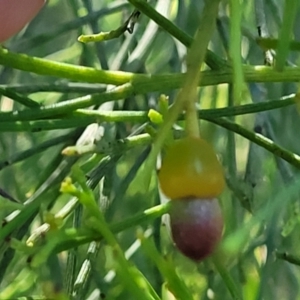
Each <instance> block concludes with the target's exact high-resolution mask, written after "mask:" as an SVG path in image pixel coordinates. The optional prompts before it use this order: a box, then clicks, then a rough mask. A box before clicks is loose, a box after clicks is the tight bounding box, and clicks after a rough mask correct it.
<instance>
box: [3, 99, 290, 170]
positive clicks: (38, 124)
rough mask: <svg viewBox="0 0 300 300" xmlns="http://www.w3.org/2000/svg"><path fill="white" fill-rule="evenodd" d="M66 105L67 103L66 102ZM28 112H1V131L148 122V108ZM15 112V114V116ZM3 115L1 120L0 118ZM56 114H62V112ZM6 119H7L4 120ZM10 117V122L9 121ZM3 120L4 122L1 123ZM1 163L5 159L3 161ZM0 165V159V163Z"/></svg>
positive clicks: (279, 104) (259, 107) (229, 110)
mask: <svg viewBox="0 0 300 300" xmlns="http://www.w3.org/2000/svg"><path fill="white" fill-rule="evenodd" d="M295 103H296V102H295V94H291V95H289V96H285V97H282V98H280V99H279V100H271V101H265V102H259V103H254V104H245V105H239V106H233V107H224V108H216V109H201V110H199V111H198V112H197V113H198V118H200V119H202V118H203V119H205V118H220V117H230V116H238V115H244V114H252V113H257V112H262V111H268V110H273V109H280V108H284V107H287V106H290V105H294V104H295ZM65 104H66V105H67V106H68V103H65ZM48 107H49V110H50V111H51V110H52V106H45V107H44V109H43V111H37V112H35V115H34V117H35V118H37V119H40V118H43V117H44V115H45V111H47V110H48ZM29 112H30V111H28V112H27V113H24V112H20V113H18V112H14V113H10V116H11V117H8V115H4V116H3V115H2V114H1V113H0V132H23V131H31V132H38V131H42V130H55V129H66V128H75V127H76V128H80V127H85V126H87V125H89V124H92V123H97V122H131V123H144V122H148V121H149V117H148V112H147V111H110V112H107V111H95V110H89V109H78V110H75V111H74V112H73V113H72V114H69V115H67V117H66V118H63V119H51V120H36V121H24V119H25V120H26V119H27V118H29V117H30V114H29ZM47 114H48V113H47ZM15 115H16V117H15ZM1 116H3V119H1ZM49 117H50V114H49ZM59 117H62V116H61V115H60V116H59ZM5 119H7V121H5ZM11 119H12V121H11ZM178 119H179V120H183V119H184V115H180V116H179V117H178ZM2 121H3V122H2ZM2 164H4V162H2ZM0 167H1V162H0Z"/></svg>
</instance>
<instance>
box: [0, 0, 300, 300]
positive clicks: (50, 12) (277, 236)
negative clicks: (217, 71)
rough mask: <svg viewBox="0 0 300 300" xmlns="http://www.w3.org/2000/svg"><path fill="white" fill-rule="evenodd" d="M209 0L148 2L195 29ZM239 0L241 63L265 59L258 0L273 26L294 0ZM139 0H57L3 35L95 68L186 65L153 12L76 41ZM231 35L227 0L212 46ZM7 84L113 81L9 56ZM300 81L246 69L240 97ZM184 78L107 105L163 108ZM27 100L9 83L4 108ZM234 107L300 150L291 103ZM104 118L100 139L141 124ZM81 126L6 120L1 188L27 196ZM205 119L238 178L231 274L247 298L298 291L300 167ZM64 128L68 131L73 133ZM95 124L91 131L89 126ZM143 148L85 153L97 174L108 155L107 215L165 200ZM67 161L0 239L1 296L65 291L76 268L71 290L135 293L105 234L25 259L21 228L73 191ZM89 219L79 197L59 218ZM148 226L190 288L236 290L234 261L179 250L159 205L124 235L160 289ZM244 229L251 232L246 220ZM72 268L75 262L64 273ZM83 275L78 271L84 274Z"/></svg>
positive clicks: (226, 100)
mask: <svg viewBox="0 0 300 300" xmlns="http://www.w3.org/2000/svg"><path fill="white" fill-rule="evenodd" d="M203 2H204V1H196V0H179V1H175V0H164V1H149V4H150V5H151V6H157V7H158V8H157V9H158V11H159V12H161V13H162V14H164V15H165V16H166V17H167V18H168V19H169V20H171V21H172V22H174V23H175V24H176V25H177V26H178V27H180V28H181V29H182V30H184V31H185V32H186V33H188V34H189V35H191V36H193V35H194V33H195V31H196V29H197V27H198V24H199V18H200V16H201V11H202V9H203V5H204V4H203ZM233 2H234V1H233ZM238 2H240V8H241V11H240V12H241V20H242V21H241V24H240V25H241V33H242V39H241V42H242V43H241V54H242V60H243V63H244V64H249V65H263V64H264V52H263V51H262V49H261V48H260V47H259V46H258V44H257V42H256V38H257V36H258V32H257V26H258V21H257V15H258V13H257V11H256V8H257V9H259V10H260V13H263V14H264V18H265V19H264V20H263V21H265V23H262V25H263V27H264V28H265V29H266V30H267V31H266V33H267V34H268V35H269V37H272V38H278V37H279V34H280V30H281V28H282V22H283V21H282V19H283V11H284V7H285V6H284V1H277V0H265V1H246V0H244V1H238ZM291 2H294V1H291ZM295 2H296V1H295ZM255 5H256V6H255ZM285 5H289V4H288V1H285ZM133 9H134V7H133V6H131V5H130V4H129V3H128V2H127V1H108V0H107V1H96V0H82V1H77V0H68V1H57V0H49V1H48V2H47V5H45V7H44V8H43V9H42V11H41V12H40V13H39V14H38V16H37V17H36V18H35V19H34V20H33V21H32V22H31V23H30V24H29V25H28V26H27V27H26V28H25V29H24V30H22V32H20V33H19V34H18V35H17V36H15V37H13V38H11V39H10V40H9V41H7V42H5V44H4V46H5V47H7V48H8V49H9V50H11V51H13V52H22V53H26V54H28V55H30V56H37V57H41V58H45V59H49V60H55V61H58V62H66V63H70V64H74V65H82V66H89V67H93V68H96V69H109V70H123V71H129V72H135V73H147V74H165V73H179V72H184V71H185V70H186V66H185V60H184V59H185V55H186V47H185V46H183V45H182V44H181V43H180V42H179V41H178V40H176V39H175V38H174V37H172V36H171V35H170V34H169V33H167V32H166V31H165V30H163V29H161V28H159V27H158V26H155V24H154V23H153V22H151V21H149V18H148V17H147V16H145V15H144V14H142V15H141V16H140V18H139V22H138V23H137V24H136V25H135V28H134V32H133V34H129V33H128V32H126V33H125V34H124V35H122V36H120V37H119V38H117V39H113V40H110V41H107V42H103V43H97V44H96V43H90V44H82V43H79V42H78V41H77V38H78V36H80V35H81V34H91V33H97V32H100V31H110V30H114V29H116V28H118V27H119V26H120V25H121V24H123V23H124V22H125V20H126V19H127V18H128V17H129V15H130V14H131V12H132V11H133ZM259 21H261V20H259ZM299 22H300V14H299V9H298V11H297V14H296V17H295V21H294V24H293V32H292V38H293V39H295V40H298V39H299V35H300V30H299V28H300V24H299ZM229 36H230V1H221V4H220V10H219V16H218V20H217V27H216V30H215V33H214V35H213V36H212V39H211V43H210V45H209V49H210V50H212V51H213V52H215V54H217V55H218V56H220V57H222V58H224V59H228V45H230V40H229ZM273 54H274V53H273ZM274 55H275V54H274ZM298 59H299V54H298V52H289V55H288V57H287V65H289V66H295V67H296V66H297V65H298ZM205 68H206V69H208V67H205ZM266 81H268V80H266ZM0 87H2V88H4V89H8V88H10V90H12V91H14V92H17V93H19V94H22V95H26V96H28V97H30V98H31V99H33V100H35V101H37V102H38V103H39V104H41V105H49V104H54V103H58V102H61V101H64V100H67V99H73V98H76V97H79V96H83V95H86V94H89V93H97V92H100V91H104V90H105V89H106V86H105V85H101V84H85V83H74V82H69V81H68V80H67V79H57V78H55V77H49V76H40V75H36V74H33V73H28V72H22V71H18V70H15V69H11V68H8V67H1V66H0ZM297 89H298V83H295V82H290V83H287V82H285V83H278V82H277V83H275V82H274V83H270V82H269V83H250V84H248V83H247V82H245V83H244V84H243V87H242V94H241V97H240V98H239V99H235V100H236V101H235V103H234V104H233V105H244V104H249V103H260V102H263V101H268V100H277V99H280V97H282V96H286V95H290V94H292V93H296V92H297ZM176 92H177V91H175V90H171V91H170V90H161V91H159V92H153V93H148V94H142V95H136V96H131V97H128V98H126V99H122V100H120V101H115V102H114V103H113V104H112V105H111V107H110V108H108V109H113V110H116V111H118V110H122V111H126V110H136V111H148V110H149V109H150V108H153V109H158V98H159V95H160V94H162V93H165V94H167V95H168V96H169V101H170V103H172V101H173V100H174V97H175V96H176ZM200 100H201V105H200V107H201V108H203V109H206V108H220V107H227V106H229V105H231V104H230V103H231V102H232V85H228V84H221V85H215V86H208V87H201V88H199V103H200ZM22 109H24V108H23V106H22V105H21V104H18V103H17V102H15V101H12V100H11V99H9V98H7V97H5V96H3V97H1V102H0V110H1V111H10V110H22ZM232 120H235V122H237V123H238V124H241V125H242V126H244V127H245V128H247V129H248V130H251V131H253V130H254V131H256V132H257V133H259V134H260V133H261V134H263V135H264V136H266V137H267V138H269V139H271V140H272V141H274V143H276V144H278V145H280V146H282V147H284V148H286V149H288V150H289V151H291V152H293V153H295V154H300V151H299V149H300V139H299V128H300V121H299V112H298V110H297V107H296V106H295V105H291V106H289V107H286V108H282V109H278V110H271V111H267V112H261V113H256V114H247V115H242V116H237V117H236V118H235V119H232ZM179 124H180V125H181V124H182V123H179ZM102 125H103V126H104V127H105V129H106V133H105V136H104V139H105V140H107V141H113V140H115V139H120V138H125V137H127V136H129V135H130V134H132V133H134V132H135V130H137V129H139V128H140V126H141V125H142V124H137V123H130V122H128V123H105V124H102ZM0 127H1V124H0ZM83 131H84V128H78V129H64V130H53V131H42V132H35V133H32V132H29V131H26V130H24V131H23V132H5V131H3V130H1V131H0V153H1V157H0V169H1V172H0V188H2V189H4V190H5V191H6V192H7V193H9V194H11V195H12V196H13V197H14V198H16V199H19V200H20V201H22V202H24V201H26V199H28V198H30V196H32V195H34V193H35V192H36V191H37V190H38V189H39V188H40V186H41V185H42V184H43V183H45V181H46V180H47V179H48V178H49V177H50V176H51V174H53V172H54V170H56V169H57V167H58V166H59V165H60V164H61V163H62V162H63V161H64V160H65V158H63V157H62V156H61V154H60V153H61V150H62V149H63V148H65V147H66V146H68V145H74V144H75V143H76V140H77V139H78V138H79V136H80V135H81V134H82V133H83ZM201 132H202V136H203V137H204V138H206V139H207V140H209V141H210V142H211V143H212V144H213V145H214V148H215V149H216V152H217V153H218V155H219V157H220V160H221V161H222V164H223V165H224V169H225V173H226V177H227V179H228V187H227V188H226V190H225V192H224V193H223V194H222V195H221V197H220V204H221V206H222V210H223V215H224V221H225V231H224V241H225V242H224V247H223V248H224V249H225V250H224V251H223V254H222V255H223V258H222V260H223V262H224V266H225V269H226V274H227V275H228V276H230V278H231V279H232V280H233V282H234V283H235V286H236V288H237V289H238V290H239V292H240V294H241V295H243V296H241V298H243V299H247V300H248V299H249V300H252V299H291V300H294V299H300V291H299V287H300V281H299V280H300V269H299V266H298V265H299V263H300V253H299V246H300V241H299V230H300V226H299V222H300V212H299V188H298V186H299V180H298V181H296V180H297V178H298V173H299V172H298V168H296V167H295V166H292V165H290V164H288V163H287V162H285V161H283V160H281V159H280V158H279V157H278V156H274V155H273V154H272V153H270V152H268V151H266V150H265V149H263V148H261V147H260V146H258V145H256V144H254V143H252V142H250V141H249V140H247V139H245V138H244V137H241V136H239V135H234V134H233V133H232V132H230V131H227V130H226V129H223V128H221V127H218V126H216V125H214V124H212V123H210V122H206V121H202V122H201ZM64 135H67V136H66V137H63V136H64ZM56 137H57V138H59V137H63V138H61V139H60V140H59V142H55V143H53V144H52V145H51V147H49V145H47V144H46V145H45V147H44V149H42V151H38V150H36V147H38V146H39V145H43V143H47V142H49V141H52V140H53V139H54V138H56ZM94 138H95V136H93V134H92V140H93V139H94ZM27 149H33V150H32V153H31V154H30V155H28V157H27V156H21V159H20V161H19V160H17V161H16V162H14V163H8V162H9V161H10V160H11V159H14V158H15V155H16V154H18V153H23V151H25V150H27ZM145 151H146V152H145ZM146 154H147V149H146V147H145V146H139V147H135V148H134V149H132V150H131V151H127V152H125V153H121V154H112V155H110V156H109V159H110V162H108V163H107V164H104V163H103V161H101V158H102V157H101V156H98V157H96V158H95V156H93V155H92V154H86V155H83V156H81V157H80V158H78V162H79V163H80V164H81V165H82V166H86V169H85V170H87V171H86V175H87V178H93V177H92V176H93V175H91V174H92V173H91V172H90V171H91V169H93V168H96V167H97V162H98V163H99V162H100V161H101V164H102V165H101V166H102V167H101V168H98V172H100V173H101V172H102V176H101V175H99V176H98V177H99V178H98V177H97V176H96V178H98V181H97V180H96V182H95V183H94V185H95V187H94V190H95V195H96V199H97V200H98V201H99V203H100V204H99V205H100V206H101V207H104V208H107V207H109V208H108V209H107V210H106V217H107V220H108V222H118V221H120V220H123V219H126V218H128V217H130V216H132V215H134V214H136V213H138V212H141V211H143V210H145V209H147V208H149V207H152V206H154V205H156V204H159V203H160V198H159V195H158V191H157V184H156V179H155V176H153V178H152V182H151V188H150V190H149V191H148V192H145V191H144V190H142V189H141V183H140V180H141V178H140V177H139V172H138V169H139V168H140V166H141V165H142V163H143V161H144V160H145V157H146ZM279 156H280V155H279ZM91 159H93V161H92V162H91V166H92V167H93V168H91V167H89V165H88V162H89V161H90V160H91ZM297 159H298V160H299V158H297ZM75 160H76V159H74V161H72V160H71V159H69V160H68V163H69V165H72V164H73V163H74V162H75ZM68 173H69V169H68V168H65V169H60V172H59V174H61V175H62V178H60V179H59V180H58V182H55V183H53V184H52V183H51V184H50V185H49V188H48V189H47V191H46V192H45V193H43V194H42V198H43V201H42V203H43V204H42V205H41V208H40V212H39V214H37V216H36V217H35V218H33V219H32V220H30V222H29V223H28V224H27V223H24V224H19V225H20V226H21V228H23V229H24V232H21V230H20V229H18V230H17V232H16V233H14V235H12V236H11V238H12V240H10V241H6V242H5V243H4V244H3V245H2V247H1V249H0V259H1V263H0V273H1V276H0V279H1V283H0V299H1V300H2V299H3V300H4V299H25V298H21V297H26V296H32V297H33V296H34V297H35V296H36V297H37V299H43V298H38V297H46V298H47V297H48V296H47V295H49V293H50V292H49V290H51V291H52V292H53V286H51V284H53V285H54V286H55V287H56V288H57V293H58V292H61V291H62V290H64V291H66V289H67V287H66V282H68V279H67V278H69V279H70V278H71V279H70V282H71V283H70V282H69V284H70V285H69V286H68V290H67V292H69V294H71V295H73V296H72V297H71V296H70V299H88V300H94V299H101V297H103V298H104V295H105V299H136V298H135V297H134V296H132V294H131V293H130V292H128V289H126V286H124V282H123V281H122V280H120V278H118V277H117V276H114V273H112V272H113V268H114V263H113V262H114V253H113V251H112V249H111V248H110V247H108V246H106V245H105V244H104V243H103V244H99V245H97V247H99V249H98V250H97V251H96V252H97V253H94V254H91V253H90V252H89V251H88V244H85V245H82V246H80V247H78V248H74V249H71V250H70V251H69V252H67V251H64V252H61V253H59V255H58V260H56V256H55V258H53V260H54V262H51V259H52V258H49V259H48V262H47V261H45V263H44V264H42V265H41V267H40V268H39V270H34V269H32V268H31V267H30V265H29V264H28V261H27V260H28V257H30V255H29V252H28V249H27V250H24V249H23V248H22V244H21V243H19V242H18V241H19V240H20V241H26V239H27V238H28V237H29V236H30V235H31V234H32V233H33V232H35V230H36V228H38V227H39V226H41V225H42V224H43V223H44V222H46V221H48V222H51V221H49V220H51V218H52V216H53V215H47V214H46V212H47V211H49V212H51V214H55V213H58V212H60V210H61V209H62V207H64V205H66V204H67V203H69V202H70V199H71V197H69V196H67V195H65V194H63V195H61V194H60V193H59V183H60V181H61V180H62V179H63V178H64V177H65V176H66V175H67V174H68ZM54 176H55V175H54ZM100 179H101V180H100ZM298 179H299V178H298ZM99 181H100V184H98V182H99ZM245 203H246V205H245ZM245 206H246V208H248V210H247V209H246V208H245ZM0 207H1V209H0V218H1V219H4V218H5V217H6V216H7V215H9V214H10V213H11V212H13V211H14V210H15V208H16V207H15V206H14V205H13V204H10V203H8V202H7V200H5V199H4V198H1V197H0ZM83 218H84V217H83ZM81 219H82V215H81V211H80V209H79V208H78V207H77V208H76V209H75V208H73V209H72V210H71V213H70V214H69V215H68V217H67V218H66V221H65V222H64V223H63V225H62V227H60V226H61V225H60V224H59V227H60V228H62V229H65V228H70V227H73V226H74V227H77V226H79V227H80V226H81V225H80V222H81ZM247 222H250V223H251V222H252V223H251V224H250V225H249V226H248V225H245V224H246V223H247ZM247 224H249V223H247ZM138 227H139V228H143V230H148V231H146V233H147V234H149V235H150V236H151V238H153V239H154V241H155V244H156V246H157V248H158V249H159V251H160V253H161V255H162V257H164V258H166V259H167V260H170V261H171V263H172V265H173V268H174V271H176V272H177V273H178V274H179V276H180V277H181V279H182V280H183V281H184V282H185V284H186V285H187V287H188V289H189V291H190V294H191V297H192V299H232V298H233V296H232V293H230V291H229V290H228V285H227V284H226V283H224V276H223V275H224V274H223V275H222V274H220V270H216V268H215V266H214V264H213V263H212V262H211V261H210V260H206V261H204V262H203V263H199V264H195V263H193V262H192V261H190V260H188V259H187V258H185V257H183V256H182V255H181V254H180V253H179V252H178V251H177V250H176V249H175V247H174V246H173V244H172V241H171V238H170V233H169V230H168V227H167V226H165V224H164V223H163V225H161V224H160V221H159V219H157V220H155V221H151V222H146V223H142V224H140V225H139V226H135V227H133V228H130V229H128V230H125V231H122V232H120V233H119V234H118V235H117V239H118V241H119V243H120V245H121V248H122V249H123V250H124V252H126V251H128V253H130V249H132V247H134V245H135V246H136V249H134V250H133V251H132V252H133V253H132V256H131V258H130V260H131V261H133V262H134V264H135V265H136V266H137V267H138V269H139V270H140V271H141V273H143V274H144V276H145V277H146V278H147V279H148V281H149V282H150V284H151V285H152V286H153V288H154V290H156V291H157V293H159V294H160V292H161V290H162V286H164V285H163V283H164V282H165V278H164V276H163V275H162V274H161V273H160V272H159V271H158V269H157V266H156V265H155V264H154V263H153V262H152V261H151V260H150V258H149V256H147V255H146V254H145V252H144V251H143V250H141V249H140V248H139V245H138V240H137V228H138ZM240 228H242V229H243V228H244V229H245V228H246V229H245V230H246V231H247V236H246V238H247V241H246V242H243V245H242V246H236V245H237V244H238V241H239V240H240V239H241V238H240V236H238V237H235V235H234V233H236V232H238V231H237V230H238V229H240ZM241 234H242V235H243V231H242V232H241ZM14 237H15V238H16V239H14ZM237 240H238V241H237ZM9 242H10V243H11V244H12V245H13V248H16V249H17V251H16V252H15V253H14V252H12V251H9V248H8V243H9ZM39 243H40V244H41V249H42V248H43V247H45V248H46V247H47V242H45V241H43V238H41V240H40V241H39ZM231 244H233V245H234V246H233V247H236V248H235V249H238V250H234V251H233V253H234V255H232V254H230V251H228V253H227V252H226V251H227V250H226V249H228V247H229V246H230V245H231ZM228 245H229V246H228ZM227 246H228V247H227ZM23 247H25V246H24V244H23ZM226 247H227V248H226ZM70 253H71V255H70ZM286 253H288V254H291V255H293V257H294V261H292V262H293V263H290V262H288V261H286V256H285V254H286ZM68 255H69V259H73V262H74V264H73V265H72V267H70V265H71V264H70V261H69V262H68ZM298 256H299V258H298ZM289 258H290V256H289ZM87 259H88V260H87ZM89 259H90V261H89ZM290 260H291V259H290ZM87 261H89V262H90V263H91V268H90V269H89V272H90V274H89V276H88V277H87V279H84V281H83V283H82V282H80V280H81V278H80V276H79V275H80V270H82V267H83V266H85V265H84V263H85V262H87ZM297 264H298V265H297ZM58 266H59V267H58ZM69 271H70V272H71V273H72V275H70V274H69V273H67V272H69ZM72 280H73V282H72ZM74 280H75V281H76V280H77V281H76V282H75V285H74ZM78 282H79V283H78ZM48 283H49V286H50V287H48ZM62 283H64V284H62ZM50 294H51V293H50ZM57 295H58V294H57ZM1 297H2V298H1ZM57 297H64V296H57ZM172 297H173V296H172V295H171V294H167V293H163V295H162V298H163V299H174V298H172ZM28 299H29V298H28ZM57 299H60V298H57ZM61 299H67V298H61Z"/></svg>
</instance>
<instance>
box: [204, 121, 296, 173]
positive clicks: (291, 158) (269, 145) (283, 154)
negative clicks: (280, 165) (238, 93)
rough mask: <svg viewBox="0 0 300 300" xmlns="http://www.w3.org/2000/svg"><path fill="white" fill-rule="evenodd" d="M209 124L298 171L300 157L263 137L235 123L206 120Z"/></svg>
mask: <svg viewBox="0 0 300 300" xmlns="http://www.w3.org/2000/svg"><path fill="white" fill-rule="evenodd" d="M208 120H209V121H210V122H212V123H214V124H217V125H220V126H222V127H224V128H226V129H228V130H231V131H233V132H235V133H237V134H239V135H241V136H243V137H245V138H246V139H248V140H250V141H251V142H253V143H255V144H257V145H259V146H261V147H263V148H265V149H266V150H268V151H270V152H271V153H273V154H274V155H276V156H278V157H280V158H282V159H283V160H285V161H287V162H289V163H290V164H291V165H293V166H295V167H296V168H298V169H300V156H299V155H297V154H295V153H293V152H291V151H288V150H287V149H285V148H283V147H280V146H278V145H277V144H275V143H274V142H273V141H272V140H270V139H268V138H266V137H264V136H263V135H261V134H259V133H255V132H253V131H249V130H247V129H245V128H244V127H242V126H241V125H238V124H236V123H233V122H231V121H229V120H226V119H208Z"/></svg>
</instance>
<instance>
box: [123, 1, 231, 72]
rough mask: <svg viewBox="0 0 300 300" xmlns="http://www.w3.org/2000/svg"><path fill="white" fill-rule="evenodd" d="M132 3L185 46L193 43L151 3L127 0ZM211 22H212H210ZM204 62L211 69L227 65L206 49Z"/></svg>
mask: <svg viewBox="0 0 300 300" xmlns="http://www.w3.org/2000/svg"><path fill="white" fill-rule="evenodd" d="M128 2H130V3H131V4H132V5H134V6H135V7H136V8H137V9H138V10H139V11H140V12H142V13H143V14H145V15H146V16H148V17H149V18H150V19H151V20H153V21H154V22H156V23H157V24H158V25H159V26H160V27H161V28H163V29H164V30H166V31H167V32H168V33H169V34H171V35H172V36H173V37H175V38H176V39H178V40H179V41H180V42H181V43H182V44H184V45H185V46H186V47H188V48H189V47H190V46H191V45H192V43H193V38H192V37H191V36H190V35H188V34H187V33H185V32H184V31H183V30H181V29H180V28H179V27H177V26H176V25H175V24H174V23H172V22H171V21H170V20H168V19H167V18H165V17H164V16H162V15H161V14H160V13H158V12H157V11H156V10H155V9H154V8H153V7H152V6H151V5H149V4H148V3H147V2H146V1H143V0H128ZM210 23H212V22H210ZM205 62H206V63H207V65H208V66H209V67H210V68H212V69H220V68H222V67H225V66H228V65H227V63H226V62H225V61H224V60H223V59H221V58H219V57H218V56H217V55H216V54H214V53H213V52H212V51H209V50H208V51H207V54H206V58H205Z"/></svg>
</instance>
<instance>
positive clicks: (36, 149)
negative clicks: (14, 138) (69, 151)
mask: <svg viewBox="0 0 300 300" xmlns="http://www.w3.org/2000/svg"><path fill="white" fill-rule="evenodd" d="M8 131H9V130H8ZM74 137H75V134H74V132H72V133H68V134H65V135H62V136H59V137H56V138H52V139H50V140H48V141H46V142H44V143H41V144H39V145H37V146H34V147H31V148H30V149H28V150H25V151H22V152H19V153H16V154H14V155H12V156H10V157H9V158H6V159H4V160H1V161H0V170H2V169H4V168H5V167H8V166H11V165H13V164H15V163H17V162H19V161H22V160H24V159H26V158H28V157H30V156H32V155H35V154H37V153H40V152H42V151H45V150H47V149H49V148H51V147H53V146H57V145H58V144H61V143H66V142H68V141H70V140H72V139H73V138H74Z"/></svg>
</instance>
